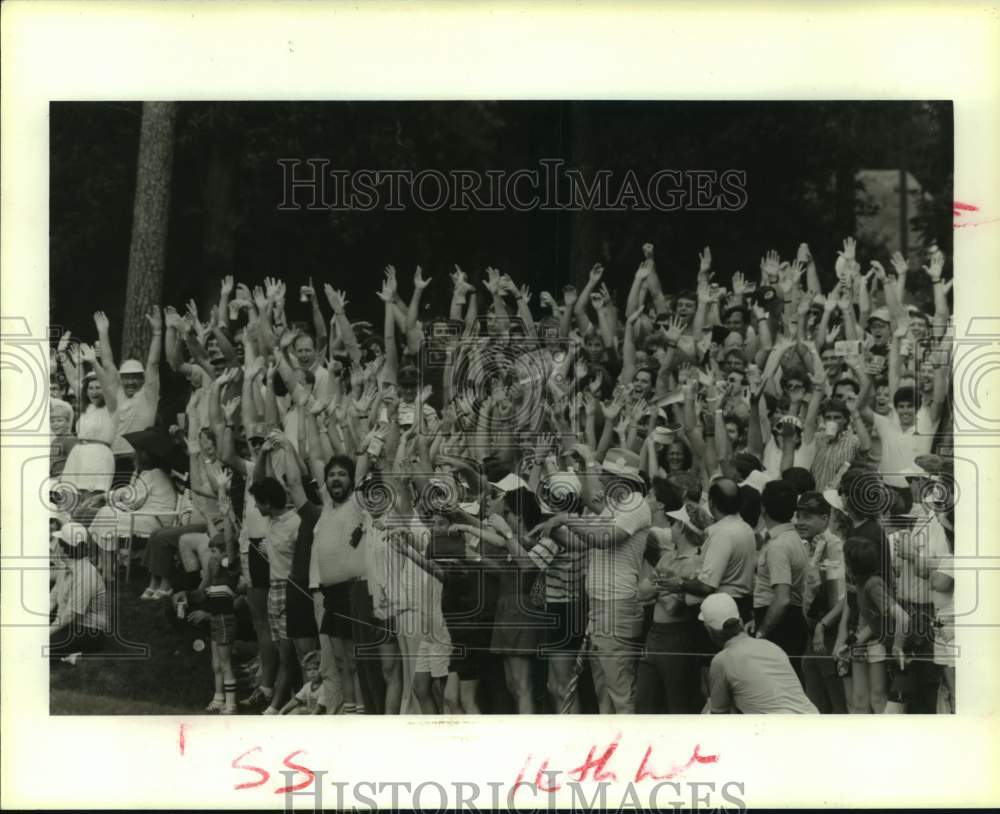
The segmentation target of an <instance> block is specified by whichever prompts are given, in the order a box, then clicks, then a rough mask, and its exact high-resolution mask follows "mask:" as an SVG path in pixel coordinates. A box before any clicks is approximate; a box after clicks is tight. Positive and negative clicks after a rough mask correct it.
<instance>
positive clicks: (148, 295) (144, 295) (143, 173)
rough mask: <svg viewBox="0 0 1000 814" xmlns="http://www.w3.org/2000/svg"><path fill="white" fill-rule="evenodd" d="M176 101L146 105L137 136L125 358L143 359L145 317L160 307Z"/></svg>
mask: <svg viewBox="0 0 1000 814" xmlns="http://www.w3.org/2000/svg"><path fill="white" fill-rule="evenodd" d="M176 118H177V104H176V103H175V102H144V103H143V105H142V129H141V131H140V134H139V160H138V168H137V172H136V184H135V205H134V207H133V210H132V243H131V246H130V247H129V257H128V285H127V287H126V293H125V320H124V338H123V340H122V358H136V359H142V358H144V357H145V354H144V351H143V349H144V347H145V345H146V332H147V330H148V328H147V323H146V320H145V314H146V312H147V311H148V310H149V307H150V306H151V305H159V304H160V299H161V297H162V294H163V268H164V265H165V264H166V258H167V223H168V220H169V214H170V175H171V169H172V167H173V162H174V123H175V121H176Z"/></svg>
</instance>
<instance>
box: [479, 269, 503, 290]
mask: <svg viewBox="0 0 1000 814" xmlns="http://www.w3.org/2000/svg"><path fill="white" fill-rule="evenodd" d="M483 285H484V286H486V290H487V291H489V292H490V294H492V295H493V296H494V297H497V296H499V295H500V271H499V270H498V269H495V268H493V267H492V266H487V267H486V281H485V282H484V283H483Z"/></svg>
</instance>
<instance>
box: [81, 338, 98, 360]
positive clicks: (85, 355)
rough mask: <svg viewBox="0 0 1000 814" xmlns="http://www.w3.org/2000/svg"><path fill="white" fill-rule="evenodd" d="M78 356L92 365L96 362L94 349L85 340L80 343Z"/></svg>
mask: <svg viewBox="0 0 1000 814" xmlns="http://www.w3.org/2000/svg"><path fill="white" fill-rule="evenodd" d="M80 358H81V359H83V361H84V362H86V363H87V364H88V365H94V364H96V363H97V353H96V351H95V350H94V349H93V348H92V347H91V346H90V345H88V344H87V343H86V342H81V343H80Z"/></svg>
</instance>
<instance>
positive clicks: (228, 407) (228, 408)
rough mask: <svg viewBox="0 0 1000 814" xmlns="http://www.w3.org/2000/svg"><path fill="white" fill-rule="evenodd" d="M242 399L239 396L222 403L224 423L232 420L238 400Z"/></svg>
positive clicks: (238, 406) (238, 403)
mask: <svg viewBox="0 0 1000 814" xmlns="http://www.w3.org/2000/svg"><path fill="white" fill-rule="evenodd" d="M241 401H242V399H241V398H240V397H239V396H236V397H235V398H231V399H229V401H227V402H226V403H225V404H223V405H222V412H223V414H224V415H225V417H226V423H227V424H228V423H230V422H231V421H232V420H233V416H235V415H236V411H237V410H238V409H239V408H240V402H241Z"/></svg>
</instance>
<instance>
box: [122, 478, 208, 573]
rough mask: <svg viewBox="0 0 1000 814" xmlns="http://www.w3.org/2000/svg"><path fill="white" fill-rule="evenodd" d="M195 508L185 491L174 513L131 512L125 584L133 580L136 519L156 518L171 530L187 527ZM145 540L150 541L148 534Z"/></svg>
mask: <svg viewBox="0 0 1000 814" xmlns="http://www.w3.org/2000/svg"><path fill="white" fill-rule="evenodd" d="M192 511H193V507H192V506H191V501H190V498H189V496H188V492H187V490H186V489H185V490H184V491H183V492H181V493H180V494H178V495H177V503H176V505H175V507H174V510H173V511H172V512H130V513H129V516H128V558H127V559H126V561H125V582H126V584H128V582H129V581H130V580H131V578H132V555H133V544H134V542H135V518H136V517H155V518H156V520H157V521H158V522H159V524H160V526H161V527H162V528H170V527H171V526H183V525H185V524H186V523H187V522H188V520H189V519H190V517H191V512H192ZM162 518H168V519H171V522H170V523H165V522H164V521H163V519H162ZM141 536H142V538H143V539H144V540H148V539H149V535H148V534H143V535H141Z"/></svg>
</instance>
